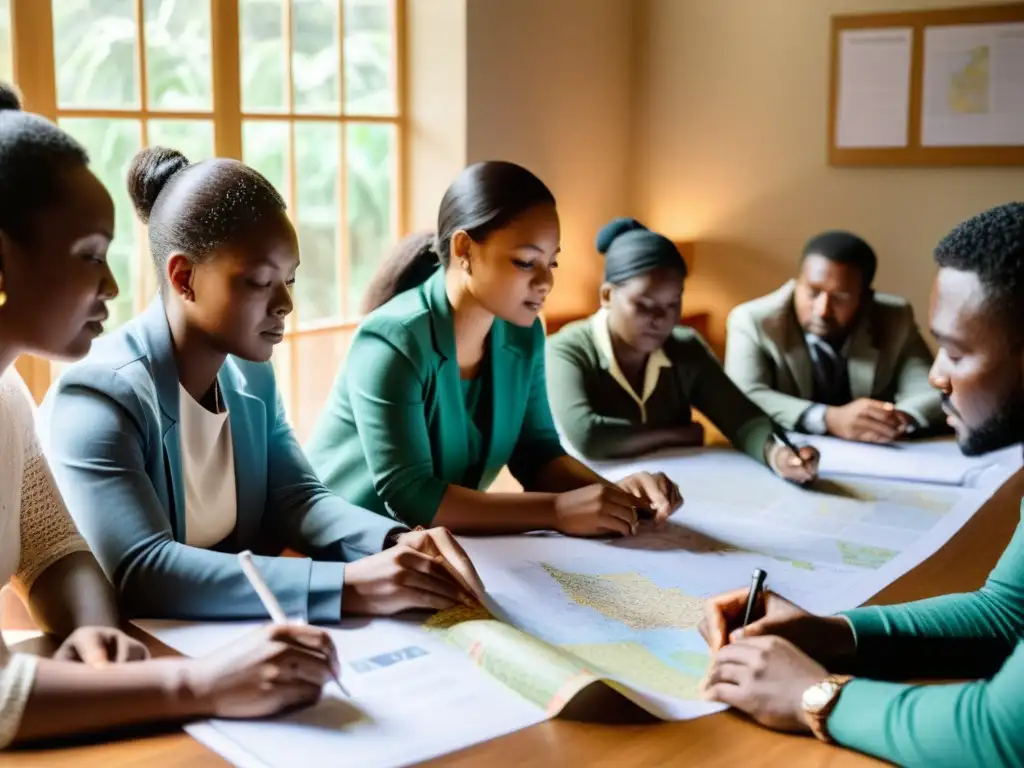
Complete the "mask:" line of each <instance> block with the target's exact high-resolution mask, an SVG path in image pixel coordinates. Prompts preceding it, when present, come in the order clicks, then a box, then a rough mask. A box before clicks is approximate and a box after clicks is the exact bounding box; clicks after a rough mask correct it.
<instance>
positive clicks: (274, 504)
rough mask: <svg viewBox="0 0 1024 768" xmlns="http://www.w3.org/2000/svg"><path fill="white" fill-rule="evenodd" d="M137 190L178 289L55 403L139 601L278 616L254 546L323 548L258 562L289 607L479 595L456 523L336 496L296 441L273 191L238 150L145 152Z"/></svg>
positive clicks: (91, 511)
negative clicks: (408, 523)
mask: <svg viewBox="0 0 1024 768" xmlns="http://www.w3.org/2000/svg"><path fill="white" fill-rule="evenodd" d="M128 186H129V190H130V192H131V194H132V199H133V202H134V203H135V207H136V210H137V212H138V214H139V216H140V218H141V219H142V221H143V222H144V223H148V225H149V241H150V249H151V251H152V254H153V258H154V261H155V262H156V265H157V269H158V271H159V272H160V274H161V277H162V280H161V297H160V298H159V299H158V300H156V301H155V302H154V303H153V304H152V306H151V307H150V308H149V309H148V310H147V311H146V312H145V313H144V314H142V315H141V316H140V317H137V318H136V319H134V320H132V321H131V322H129V323H128V324H127V325H125V326H124V327H122V328H121V329H120V330H118V331H117V332H115V333H113V334H112V335H110V336H109V337H106V338H104V339H101V340H99V341H98V343H96V344H95V345H94V347H93V351H92V352H91V353H90V354H89V356H88V357H87V358H86V359H85V360H84V361H83V362H82V363H79V364H77V365H75V366H74V367H72V368H70V369H69V370H68V371H67V372H66V373H65V374H64V375H63V376H62V377H61V378H60V380H59V381H58V382H57V384H56V385H55V386H54V388H53V389H52V390H51V392H50V393H49V395H48V396H47V398H46V402H45V403H44V407H43V412H42V418H41V432H42V434H43V439H44V443H45V444H46V446H47V448H48V451H49V455H50V457H51V461H52V463H53V469H54V473H55V475H56V477H57V481H58V483H59V485H60V487H61V490H62V492H63V493H64V498H65V499H66V501H67V504H68V507H69V509H70V511H71V514H72V515H73V517H74V519H75V521H76V523H77V524H78V527H79V529H80V530H81V532H82V533H83V534H84V535H85V537H86V539H87V540H88V542H89V544H90V545H91V547H92V548H93V551H94V552H95V553H96V556H97V558H98V559H99V561H100V563H101V565H102V566H103V568H104V570H105V571H106V573H107V575H108V577H110V579H111V581H112V582H113V583H114V585H115V587H116V588H117V590H118V592H119V594H120V598H121V602H122V606H123V609H124V610H125V612H126V613H128V614H129V615H132V616H149V617H168V618H201V619H213V618H248V617H256V616H264V615H265V610H264V608H263V605H262V603H261V602H260V600H259V598H258V597H257V595H256V594H255V592H254V591H253V589H252V587H251V586H250V585H249V583H248V581H247V580H246V578H245V575H244V574H243V572H242V570H241V568H240V566H239V564H238V560H237V557H235V554H236V553H238V552H239V551H241V550H245V549H253V550H255V551H258V552H268V553H273V554H277V553H279V552H280V551H281V550H282V549H283V548H290V549H294V550H298V551H299V552H302V553H303V554H305V555H307V556H308V558H309V559H301V558H290V557H267V558H260V559H258V560H257V563H258V565H259V567H260V570H261V571H262V572H263V575H264V577H265V579H266V581H267V583H268V585H269V586H270V588H271V590H272V591H273V592H274V594H275V595H276V596H277V598H278V600H279V601H280V602H281V605H282V607H283V608H284V610H285V612H286V613H288V614H289V615H292V616H300V617H302V618H304V619H306V620H308V621H310V622H327V621H337V620H338V619H339V618H340V616H341V614H342V613H343V612H344V613H346V614H348V613H393V612H395V611H398V610H402V609H404V608H445V607H450V606H452V605H454V604H456V603H457V602H469V601H470V597H469V596H468V595H467V594H466V592H467V591H478V590H479V589H481V587H480V586H479V581H478V580H477V577H476V574H475V572H474V571H473V569H472V565H470V563H469V560H468V558H466V556H465V553H464V552H462V550H461V548H459V546H458V544H457V543H456V542H455V541H454V539H453V538H451V536H450V535H449V534H447V532H445V531H444V530H443V529H437V530H433V531H417V532H409V531H407V530H406V529H405V528H403V527H402V526H401V525H399V524H396V523H395V521H393V520H388V519H386V518H383V517H381V516H379V515H375V514H373V513H372V512H369V511H367V510H364V509H361V508H359V507H356V506H353V505H352V504H349V503H347V502H346V501H344V500H342V499H341V498H339V497H337V496H335V495H333V494H332V493H331V492H330V491H328V490H327V489H326V488H325V487H324V486H323V485H322V484H321V483H320V482H319V480H317V478H316V475H315V474H314V473H313V471H312V469H311V468H310V466H309V464H308V462H307V461H306V459H305V456H304V455H303V452H302V450H301V448H300V447H299V445H298V442H297V441H296V439H295V436H294V434H293V432H292V429H291V427H290V425H289V424H288V421H287V419H286V417H285V413H284V410H283V407H282V404H281V399H280V396H279V394H278V392H277V387H276V384H275V380H274V372H273V368H272V367H271V365H270V363H269V362H267V361H268V360H269V358H270V355H271V352H272V350H273V347H274V345H275V344H276V343H278V342H280V341H281V339H282V336H283V332H284V320H285V317H286V316H287V315H288V314H289V312H291V310H292V299H291V284H292V283H293V281H294V279H295V271H296V268H297V267H298V262H299V258H298V244H297V239H296V234H295V230H294V228H293V227H292V225H291V223H290V222H289V221H288V219H287V217H286V215H285V206H284V201H283V200H282V199H281V197H280V195H279V194H278V193H277V191H276V190H275V189H274V188H273V186H272V185H271V184H270V183H269V182H267V181H266V179H264V178H263V177H262V176H261V175H260V174H258V173H257V172H256V171H254V170H252V169H251V168H248V167H247V166H245V165H243V164H242V163H239V162H237V161H234V160H224V159H215V160H210V161H206V162H202V163H198V164H195V165H191V164H189V162H188V160H187V159H185V157H184V156H182V155H181V154H180V153H178V152H175V151H173V150H166V149H148V150H143V151H142V152H141V153H140V154H139V155H138V156H136V158H135V161H134V162H133V164H132V168H131V170H130V172H129V179H128ZM384 549H386V550H387V551H384V552H382V550H384ZM364 558H365V559H364ZM443 559H447V560H448V561H449V563H450V565H452V566H454V568H455V570H456V573H457V574H459V575H458V576H449V575H448V574H449V570H448V569H447V568H445V566H444V563H443V562H442V560H443ZM346 562H348V564H347V565H346V564H344V563H346Z"/></svg>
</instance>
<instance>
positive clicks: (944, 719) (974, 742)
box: [828, 653, 1024, 768]
mask: <svg viewBox="0 0 1024 768" xmlns="http://www.w3.org/2000/svg"><path fill="white" fill-rule="evenodd" d="M1018 655H1019V654H1017V653H1015V654H1014V656H1013V657H1011V659H1010V660H1009V661H1007V663H1006V666H1005V667H1004V668H1003V670H1002V671H1000V672H999V674H998V675H997V676H996V677H994V678H992V680H989V681H985V680H979V681H977V682H972V683H960V684H952V685H927V686H913V685H906V684H900V683H887V682H879V681H875V680H853V681H851V682H850V683H849V684H848V685H847V686H846V687H845V688H844V689H843V692H842V693H841V694H840V697H839V702H838V704H837V706H836V708H835V710H834V711H833V712H832V714H831V716H830V717H829V720H828V730H829V733H830V734H831V735H832V737H833V738H834V739H835V740H836V741H837V742H838V743H840V744H842V745H843V746H846V747H850V748H852V749H856V750H859V751H861V752H867V753H869V754H872V755H875V756H877V757H880V758H882V759H884V760H888V761H890V762H892V763H895V764H897V765H908V766H917V765H920V766H929V768H932V766H950V767H951V768H952V767H953V766H957V767H959V766H963V765H984V766H1019V765H1021V764H1022V763H1024V695H1022V693H1021V686H1020V677H1019V673H1020V671H1021V670H1020V668H1019V667H1020V664H1019V663H1018V658H1017V657H1018Z"/></svg>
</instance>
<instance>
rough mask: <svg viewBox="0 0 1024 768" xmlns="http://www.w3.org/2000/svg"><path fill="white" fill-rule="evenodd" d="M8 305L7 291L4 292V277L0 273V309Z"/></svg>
mask: <svg viewBox="0 0 1024 768" xmlns="http://www.w3.org/2000/svg"><path fill="white" fill-rule="evenodd" d="M6 303H7V291H5V290H4V275H3V273H2V272H0V307H2V306H3V305H4V304H6Z"/></svg>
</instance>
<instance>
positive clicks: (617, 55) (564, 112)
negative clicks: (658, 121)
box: [417, 0, 634, 315]
mask: <svg viewBox="0 0 1024 768" xmlns="http://www.w3.org/2000/svg"><path fill="white" fill-rule="evenodd" d="M417 1H420V0H417ZM429 1H430V2H433V0H429ZM633 1H634V0H468V11H469V13H468V24H467V35H466V38H467V39H466V43H467V51H468V54H467V64H468V72H467V80H468V84H467V96H468V99H467V109H468V117H467V159H468V161H469V162H476V161H479V160H487V159H504V160H511V161H514V162H518V163H520V164H522V165H525V166H526V167H528V168H529V169H530V170H532V171H533V172H534V173H536V174H537V175H538V176H540V177H541V178H542V179H543V180H544V181H545V182H546V183H547V184H548V186H550V187H551V189H552V191H553V192H554V194H555V196H556V198H557V199H558V207H559V212H560V215H561V220H562V248H563V256H562V257H561V259H560V260H559V264H560V266H559V270H558V273H557V275H556V284H555V288H554V291H553V293H552V295H551V297H550V298H549V300H548V305H547V308H546V313H547V314H549V315H564V314H570V313H583V312H589V311H592V310H593V309H594V308H595V307H596V306H597V287H598V285H599V282H600V274H601V264H600V257H599V256H598V255H597V253H596V252H595V251H594V247H593V242H594V236H595V234H596V233H597V230H598V228H599V227H600V226H601V225H602V224H604V223H605V222H606V221H607V220H608V219H610V218H612V217H613V216H619V215H622V214H623V213H629V212H630V211H631V202H632V193H631V186H630V177H629V167H630V166H629V159H630V158H629V152H630V150H629V147H630V144H631V125H632V110H631V87H632V74H633V71H632V64H633V56H632V45H631V37H632V34H633V32H632V21H633V11H632V4H633Z"/></svg>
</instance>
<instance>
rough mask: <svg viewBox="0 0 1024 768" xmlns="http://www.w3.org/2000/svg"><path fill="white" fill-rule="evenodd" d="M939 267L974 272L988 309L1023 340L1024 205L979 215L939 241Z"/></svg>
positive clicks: (1008, 204)
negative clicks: (982, 290)
mask: <svg viewBox="0 0 1024 768" xmlns="http://www.w3.org/2000/svg"><path fill="white" fill-rule="evenodd" d="M935 263H936V264H938V265H939V267H948V268H950V269H956V270H960V271H961V272H973V273H974V274H976V275H977V276H978V279H979V280H980V281H981V284H982V286H984V288H985V291H986V292H987V294H988V303H989V306H990V307H991V308H992V309H994V310H995V311H996V312H997V313H999V315H1000V316H1001V317H1002V318H1003V319H1004V320H1005V321H1006V322H1007V323H1009V330H1010V331H1011V333H1012V336H1013V337H1014V338H1016V339H1018V340H1024V203H1006V204H1005V205H1000V206H996V207H995V208H990V209H989V210H987V211H985V212H984V213H979V214H978V215H977V216H974V217H972V218H970V219H968V220H967V221H965V222H963V223H962V224H960V225H958V226H957V227H956V228H955V229H954V230H953V231H952V232H950V233H949V234H948V235H946V236H945V237H944V238H942V241H941V242H940V243H939V244H938V246H937V247H936V248H935Z"/></svg>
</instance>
